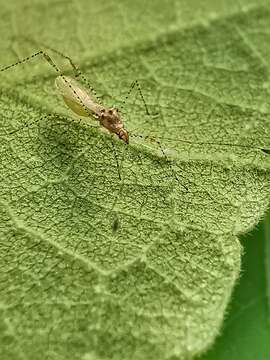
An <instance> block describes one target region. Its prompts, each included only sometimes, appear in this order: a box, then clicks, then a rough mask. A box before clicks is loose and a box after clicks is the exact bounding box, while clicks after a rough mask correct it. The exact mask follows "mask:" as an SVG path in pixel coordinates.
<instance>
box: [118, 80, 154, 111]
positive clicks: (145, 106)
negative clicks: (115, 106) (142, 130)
mask: <svg viewBox="0 0 270 360" xmlns="http://www.w3.org/2000/svg"><path fill="white" fill-rule="evenodd" d="M135 87H136V88H137V91H138V92H139V94H140V97H141V99H142V102H143V104H144V108H145V112H146V115H151V114H150V112H149V110H148V107H147V104H146V101H145V99H144V97H143V93H142V89H141V86H140V84H139V81H138V80H134V81H133V83H132V84H131V85H130V89H129V91H128V93H127V95H126V97H125V99H124V101H123V105H124V104H125V103H126V101H127V99H128V98H129V96H130V94H131V92H132V90H133V89H134V88H135ZM122 107H123V106H122Z"/></svg>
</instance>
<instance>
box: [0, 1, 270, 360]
mask: <svg viewBox="0 0 270 360" xmlns="http://www.w3.org/2000/svg"><path fill="white" fill-rule="evenodd" d="M131 3H132V2H129V1H122V2H119V4H118V5H116V4H115V3H114V2H112V3H110V2H104V3H102V2H85V3H83V2H82V3H80V5H75V3H74V4H72V5H71V6H68V7H67V9H66V8H65V6H64V3H61V2H59V3H51V6H48V2H46V3H45V2H44V3H42V2H39V3H36V4H32V5H31V6H29V7H28V8H27V9H28V11H29V18H28V17H27V19H26V20H25V19H23V20H22V15H21V14H20V12H21V11H22V7H21V5H19V6H18V7H17V8H16V9H13V8H12V6H13V5H12V4H9V5H5V6H6V8H5V11H6V14H7V16H6V17H5V19H6V20H5V21H4V24H5V25H3V24H2V25H1V27H4V29H5V27H6V29H10V28H12V31H13V33H11V34H9V36H10V37H9V38H8V39H9V42H8V40H7V39H5V40H3V44H2V45H1V46H3V48H4V49H6V52H5V56H3V55H1V63H3V65H4V64H8V63H9V62H14V61H16V60H17V56H19V57H20V58H21V57H23V56H27V55H29V54H31V53H33V52H35V51H36V50H37V49H36V47H35V46H34V45H33V43H31V42H29V41H27V40H23V39H21V38H20V35H21V34H22V33H23V34H24V35H26V36H30V37H31V38H32V39H33V38H34V39H36V40H37V39H39V41H40V43H45V44H48V45H49V46H52V47H55V48H57V49H58V50H62V51H63V52H65V51H66V52H67V53H68V54H69V55H70V56H71V57H72V59H74V61H77V63H79V65H80V68H81V69H82V71H83V73H84V74H85V76H86V78H87V79H89V81H90V83H91V85H92V86H93V87H94V88H95V90H96V91H97V92H98V93H99V94H101V95H102V97H101V100H102V102H103V103H105V104H106V105H108V106H111V105H112V104H114V105H116V106H118V107H120V108H121V107H123V112H124V114H123V119H124V122H125V125H126V127H127V128H128V129H129V131H130V133H131V135H133V136H131V141H130V144H129V146H126V145H125V144H123V142H121V141H119V140H118V139H116V138H111V137H110V136H108V135H107V134H103V133H102V132H101V131H100V130H99V129H97V128H93V127H91V126H89V123H87V122H85V121H84V122H79V120H78V119H77V118H76V116H74V115H73V114H71V113H70V112H69V111H68V110H66V108H65V106H64V104H63V103H62V102H61V99H60V98H58V97H57V96H56V91H55V89H54V79H55V76H56V74H55V71H54V69H53V68H50V67H48V65H47V64H46V62H44V61H42V59H40V61H39V60H38V59H32V60H31V64H30V62H28V63H26V64H25V65H23V66H17V67H14V69H12V70H11V69H10V70H9V71H6V72H3V73H2V74H1V78H2V79H3V80H2V84H3V86H2V91H1V98H0V104H1V106H0V114H1V130H0V131H1V133H0V134H1V165H0V166H1V168H0V181H1V188H0V205H1V207H0V210H1V212H0V223H1V228H0V230H1V236H0V239H1V243H0V244H1V252H0V255H1V269H2V271H1V288H0V291H1V317H2V322H1V323H2V328H1V329H0V336H1V339H0V343H1V344H2V345H1V349H0V355H1V358H3V359H8V360H9V359H15V358H16V359H17V358H20V357H21V358H27V359H35V360H36V359H44V358H46V357H48V358H51V359H61V358H63V359H82V360H101V359H117V360H118V359H119V360H120V359H136V360H137V359H138V360H139V359H146V358H147V359H155V360H157V359H176V358H183V359H189V358H191V357H193V356H195V355H197V354H199V353H201V352H203V351H205V350H206V349H207V348H208V347H209V346H210V344H212V342H213V340H214V339H215V337H216V335H217V334H218V333H219V329H220V326H221V324H222V321H223V317H224V311H225V309H226V306H227V303H228V301H229V299H230V295H231V292H232V289H233V286H234V283H235V280H236V279H237V277H238V275H239V269H240V256H241V246H240V243H239V241H238V238H237V236H238V235H239V234H241V233H244V232H247V231H248V230H249V229H251V228H252V227H253V226H254V225H255V224H256V223H257V222H258V220H259V219H260V218H261V217H262V216H263V214H264V212H265V210H266V209H267V207H268V206H269V198H270V186H269V185H270V178H269V166H270V160H269V155H268V154H267V153H266V152H263V151H261V150H260V149H269V148H270V139H269V135H268V134H269V127H270V115H269V114H270V112H269V94H268V85H269V75H268V72H269V67H268V62H269V61H268V58H269V53H268V52H267V49H269V43H270V42H269V34H268V33H267V31H268V30H267V29H268V23H269V19H270V9H269V8H267V7H263V6H261V7H260V6H257V7H256V8H253V7H252V3H248V2H247V4H246V6H245V7H243V8H241V9H238V8H237V7H236V8H232V9H230V10H228V11H227V10H226V11H225V9H227V7H226V5H225V3H224V8H223V10H222V11H221V10H220V9H219V10H218V11H216V12H215V15H216V16H214V18H215V19H214V20H213V19H212V17H213V16H212V15H213V13H211V9H213V6H214V5H213V4H212V3H211V2H206V3H205V4H206V5H205V8H203V9H201V10H198V9H197V11H195V10H194V14H193V18H192V21H191V20H190V21H189V20H188V19H189V17H188V15H187V16H186V17H184V18H185V19H186V20H185V21H183V20H181V21H180V19H181V16H179V15H177V14H179V12H177V11H176V10H177V9H178V10H179V8H178V5H176V4H174V3H171V4H172V5H173V4H174V5H175V8H172V9H171V8H170V7H169V6H168V7H167V6H165V5H162V4H163V2H160V3H159V6H160V10H161V11H157V10H158V9H157V8H156V11H153V9H152V8H151V6H152V5H145V6H146V7H147V10H145V11H144V12H142V7H139V6H136V9H135V8H134V9H133V7H132V5H131ZM100 4H101V5H100ZM196 4H197V2H195V1H194V2H192V5H190V6H191V7H190V8H189V7H188V6H187V5H185V3H183V4H182V7H180V10H181V9H184V8H185V6H186V9H189V10H188V11H187V13H188V14H189V16H190V17H192V15H191V14H192V9H195V8H196V6H195V5H196ZM262 4H263V3H262ZM192 6H193V8H192ZM75 10H76V11H75ZM180 10H179V11H180ZM52 13H53V15H52ZM180 13H181V11H180ZM34 14H36V15H37V16H36V17H35V16H33V15H34ZM153 14H154V15H153ZM158 14H162V15H158ZM198 14H203V15H202V16H203V19H204V20H205V21H203V22H202V21H200V17H199V15H198ZM211 14H212V15H211ZM30 15H31V16H30ZM79 15H82V18H81V17H80V16H79ZM87 15H89V22H90V23H89V22H87V21H86V18H87ZM90 15H91V17H90ZM12 19H13V22H12ZM14 19H15V21H14ZM90 19H92V21H93V23H91V21H90ZM83 20H85V21H83ZM138 21H139V24H140V25H141V26H142V27H143V24H145V26H147V27H146V29H145V31H144V30H143V29H140V30H139V31H138V32H136V31H135V30H138V29H139V26H138ZM11 22H12V23H13V27H10V24H11ZM28 22H29V23H31V24H32V29H30V30H29V26H28V27H27V24H28ZM99 22H100V24H102V26H101V25H100V27H98V26H97V27H94V24H97V23H99ZM45 23H46V28H47V32H46V34H45V35H44V36H43V35H41V36H40V37H39V34H40V32H41V29H42V24H45ZM108 23H109V24H110V25H108ZM104 24H107V25H104ZM15 25H16V26H15ZM189 25H190V26H189ZM22 26H25V27H26V28H28V30H25V32H23V31H22ZM101 28H102V29H104V30H103V31H104V32H103V33H102V34H101V33H100V29H101ZM123 28H124V29H126V31H125V32H123V31H122V30H121V29H123ZM33 29H35V30H36V31H35V33H33ZM98 29H99V30H98ZM58 30H59V31H58ZM5 33H7V30H6V32H5ZM118 35H119V36H118ZM19 39H20V40H19ZM88 39H92V40H91V42H90V43H89V46H88V44H87V42H88ZM100 39H102V40H100ZM73 44H74V47H73ZM95 44H96V45H95ZM8 50H9V51H8ZM11 50H12V51H11ZM2 54H3V53H2ZM50 54H51V53H50ZM52 56H53V58H54V60H55V61H56V62H57V64H58V66H59V67H60V68H61V69H64V70H65V73H67V74H68V75H71V74H72V72H71V71H70V70H69V67H68V65H67V63H66V62H65V61H63V60H62V59H61V58H59V57H58V56H56V55H55V54H54V55H53V54H52ZM135 79H137V80H138V81H139V82H140V84H141V88H142V90H143V94H144V97H145V100H146V103H147V105H148V107H149V109H150V111H151V113H152V114H153V113H157V115H156V116H146V114H145V110H144V107H143V104H142V102H141V101H140V98H139V96H136V95H135V94H133V96H130V97H129V98H128V100H127V101H126V102H124V99H125V95H126V94H127V92H128V90H129V86H130V84H131V82H132V81H133V80H135ZM49 114H52V115H49ZM75 119H77V120H75ZM25 123H27V124H29V126H24V124H25ZM91 124H94V125H95V123H94V120H93V121H92V122H91ZM17 129H20V131H16V132H14V131H15V130H17ZM181 139H182V140H184V141H180V140H181ZM214 144H215V145H214ZM228 144H231V145H228ZM164 154H165V155H166V156H164ZM117 164H118V166H117ZM119 173H120V177H121V179H119Z"/></svg>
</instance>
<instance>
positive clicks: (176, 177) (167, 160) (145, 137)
mask: <svg viewBox="0 0 270 360" xmlns="http://www.w3.org/2000/svg"><path fill="white" fill-rule="evenodd" d="M130 136H133V137H139V138H141V139H147V138H150V136H142V135H138V134H130ZM151 139H152V138H151ZM153 141H154V142H156V143H157V144H158V147H159V148H160V151H161V152H162V154H163V156H164V158H165V159H166V162H167V163H168V164H169V167H170V170H171V172H172V174H173V176H174V178H175V179H176V180H177V181H178V182H179V183H180V185H181V186H182V187H183V188H184V189H185V190H186V191H188V187H187V186H186V185H184V184H182V182H181V181H179V177H178V176H177V174H176V173H175V171H174V169H173V167H172V165H171V162H170V160H169V159H168V156H167V155H166V153H165V151H164V150H163V149H162V146H161V144H160V142H159V141H158V140H157V139H153ZM180 176H181V177H182V178H184V177H183V176H182V175H180Z"/></svg>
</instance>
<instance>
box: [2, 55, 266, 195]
mask: <svg viewBox="0 0 270 360" xmlns="http://www.w3.org/2000/svg"><path fill="white" fill-rule="evenodd" d="M49 49H50V50H51V51H53V52H54V53H56V54H58V55H60V56H61V57H63V58H65V59H66V60H68V61H69V63H70V65H71V67H72V68H73V71H74V74H75V77H76V78H77V77H80V78H81V79H82V80H83V81H84V83H86V84H87V86H88V88H89V89H91V91H92V92H93V88H92V87H91V85H90V84H89V83H88V81H87V79H86V78H85V77H84V76H83V74H82V73H81V71H80V70H79V68H78V67H77V66H76V65H75V64H74V63H73V61H72V60H71V59H70V58H69V57H68V56H66V55H64V54H62V53H61V52H59V51H57V50H55V49H52V48H49ZM36 57H43V58H44V59H45V60H46V61H47V62H48V63H49V65H50V66H51V67H52V68H54V70H55V72H56V73H57V74H58V76H57V77H56V79H55V85H56V88H57V90H58V92H59V93H60V94H61V95H62V97H63V100H64V102H65V103H66V105H67V106H68V107H69V108H70V109H71V110H72V111H73V112H74V113H75V114H77V115H79V116H84V117H93V118H95V119H96V120H97V121H99V124H100V126H101V127H103V128H104V129H107V130H108V131H109V132H110V133H113V134H116V135H117V136H118V137H119V138H120V139H121V140H122V141H124V142H125V143H126V144H128V143H129V133H128V131H127V129H125V127H124V124H123V121H122V119H121V117H120V114H119V112H118V109H116V108H114V107H111V108H107V107H105V106H104V105H102V104H100V103H99V102H98V101H96V100H95V99H94V98H93V97H92V96H90V95H89V94H88V92H87V90H86V89H85V88H84V87H83V86H82V85H81V84H79V83H78V82H77V81H76V80H74V79H73V78H71V77H69V76H65V75H63V74H62V72H61V70H60V69H59V68H58V66H57V65H56V64H55V63H54V61H53V60H52V59H51V57H50V56H49V55H48V54H47V53H46V52H44V51H43V50H40V51H38V52H36V53H34V54H32V55H30V56H28V57H26V58H24V59H22V60H19V61H17V62H16V63H13V64H10V65H7V66H5V67H4V68H2V69H0V73H1V72H3V71H6V70H8V69H11V68H13V67H15V66H17V65H19V64H23V63H25V62H28V61H30V60H32V59H33V58H36ZM135 87H136V88H137V90H138V92H139V94H140V97H141V100H142V102H143V104H144V107H145V110H146V115H150V113H149V110H148V107H147V104H146V102H145V100H144V97H143V95H142V91H141V87H140V85H139V82H138V81H137V80H135V81H134V82H133V83H132V84H131V87H130V90H129V92H128V93H127V96H126V98H125V100H127V98H128V96H129V95H130V93H131V91H132V90H133V89H135ZM29 125H30V124H26V126H29ZM18 130H19V129H17V130H15V131H13V132H11V133H14V132H16V131H18ZM131 136H133V137H135V138H142V139H147V140H148V141H150V142H152V140H153V141H154V142H155V143H156V144H158V146H159V148H160V150H161V153H162V155H163V156H164V157H165V158H166V159H167V160H169V159H168V156H169V157H171V155H174V154H173V153H172V149H168V148H167V149H165V150H164V149H163V148H162V147H161V144H160V142H159V141H158V139H155V138H154V139H152V137H151V136H146V137H144V136H141V135H138V134H131ZM163 140H166V139H164V138H163ZM168 140H169V139H168ZM170 140H176V139H170ZM177 141H179V142H183V143H185V144H190V145H195V144H197V145H217V146H230V147H234V146H235V147H239V148H245V149H253V150H259V151H262V152H263V153H265V154H267V155H269V154H270V149H269V148H265V147H260V146H259V147H258V146H249V145H244V144H229V143H216V144H215V143H212V142H197V143H194V142H192V141H190V140H186V139H179V138H178V139H177ZM112 146H113V148H114V145H113V142H112ZM115 155H117V154H116V153H115ZM116 163H117V168H118V173H119V179H120V180H121V176H120V171H119V168H120V166H119V163H118V159H117V156H116ZM169 164H170V162H169ZM170 168H171V172H172V174H173V175H174V177H175V178H176V179H177V180H178V176H177V175H176V174H175V172H174V169H173V168H172V166H171V165H170ZM180 176H182V175H180ZM181 186H182V187H183V188H185V190H186V191H188V188H187V187H186V186H185V185H184V184H181Z"/></svg>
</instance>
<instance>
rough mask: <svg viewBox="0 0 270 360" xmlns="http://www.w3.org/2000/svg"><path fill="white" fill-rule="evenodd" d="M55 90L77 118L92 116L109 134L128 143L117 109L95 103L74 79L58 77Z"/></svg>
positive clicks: (126, 133) (127, 136)
mask: <svg viewBox="0 0 270 360" xmlns="http://www.w3.org/2000/svg"><path fill="white" fill-rule="evenodd" d="M55 85H56V88H57V90H58V91H59V92H60V94H61V95H62V96H63V99H64V101H65V103H66V105H67V106H68V107H69V108H70V109H71V110H72V111H73V112H74V113H76V114H77V115H79V116H92V117H94V118H95V119H97V120H98V121H99V123H100V125H101V126H103V127H104V128H106V129H107V130H108V131H109V132H111V133H114V134H116V135H117V136H118V137H119V138H120V139H121V140H123V141H124V142H125V143H126V144H128V142H129V135H128V131H127V130H126V129H125V128H124V124H123V122H122V120H121V118H120V115H119V112H118V109H116V108H109V109H107V108H106V107H104V106H102V105H100V104H98V103H97V102H95V101H94V100H93V99H92V98H91V97H90V95H89V94H88V93H87V91H86V90H85V89H84V88H83V87H82V86H81V85H80V84H79V83H78V82H77V81H75V80H74V79H72V78H70V77H68V76H64V75H61V76H58V77H57V78H56V79H55Z"/></svg>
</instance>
